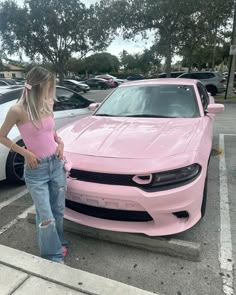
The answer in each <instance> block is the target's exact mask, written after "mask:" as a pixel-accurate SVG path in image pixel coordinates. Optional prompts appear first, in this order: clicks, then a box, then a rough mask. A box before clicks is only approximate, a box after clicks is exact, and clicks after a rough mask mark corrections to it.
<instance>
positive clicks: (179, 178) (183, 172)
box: [151, 164, 201, 187]
mask: <svg viewBox="0 0 236 295" xmlns="http://www.w3.org/2000/svg"><path fill="white" fill-rule="evenodd" d="M200 172H201V166H200V165H199V164H192V165H189V166H186V167H183V168H179V169H175V170H171V171H165V172H158V173H153V175H152V182H151V186H152V187H158V186H164V185H174V184H178V183H181V182H185V181H188V180H191V179H195V178H196V177H197V176H198V175H199V174H200Z"/></svg>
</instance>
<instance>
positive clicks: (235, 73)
mask: <svg viewBox="0 0 236 295" xmlns="http://www.w3.org/2000/svg"><path fill="white" fill-rule="evenodd" d="M228 75H229V73H228V72H224V73H223V76H224V78H225V80H226V81H227V79H228ZM234 81H236V72H234Z"/></svg>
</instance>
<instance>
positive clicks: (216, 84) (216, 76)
mask: <svg viewBox="0 0 236 295" xmlns="http://www.w3.org/2000/svg"><path fill="white" fill-rule="evenodd" d="M178 78H187V79H196V80H200V81H201V82H202V84H203V85H204V86H205V87H206V89H207V91H208V92H210V93H211V95H213V96H215V95H216V94H217V93H221V92H224V91H225V82H226V79H225V78H224V76H223V75H222V74H221V73H219V72H191V73H185V74H182V75H180V76H179V77H178ZM178 78H177V79H178Z"/></svg>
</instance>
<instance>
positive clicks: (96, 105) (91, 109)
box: [88, 103, 100, 112]
mask: <svg viewBox="0 0 236 295" xmlns="http://www.w3.org/2000/svg"><path fill="white" fill-rule="evenodd" d="M99 106H100V103H91V104H90V105H89V107H88V108H89V110H90V111H92V112H94V111H96V109H97V108H98V107H99Z"/></svg>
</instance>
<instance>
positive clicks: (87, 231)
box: [27, 211, 201, 262]
mask: <svg viewBox="0 0 236 295" xmlns="http://www.w3.org/2000/svg"><path fill="white" fill-rule="evenodd" d="M27 219H28V221H29V222H30V223H35V212H34V211H32V212H30V213H28V216H27ZM64 228H65V230H66V231H68V232H71V233H75V234H79V235H82V236H86V237H90V238H95V239H99V240H103V241H107V242H111V243H116V244H120V245H124V246H130V247H134V248H138V249H144V250H147V251H151V252H156V253H160V254H165V255H169V256H173V257H178V258H182V259H186V260H190V261H195V262H199V261H200V260H201V259H200V250H201V249H200V244H199V243H194V242H188V241H184V240H178V239H168V238H160V237H149V236H146V235H142V234H130V233H121V232H113V231H107V230H102V229H97V228H92V227H87V226H84V225H81V224H78V223H74V222H72V221H69V220H64Z"/></svg>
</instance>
